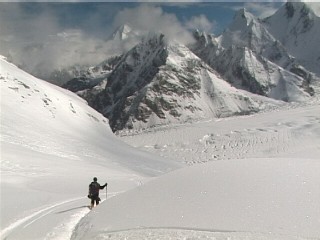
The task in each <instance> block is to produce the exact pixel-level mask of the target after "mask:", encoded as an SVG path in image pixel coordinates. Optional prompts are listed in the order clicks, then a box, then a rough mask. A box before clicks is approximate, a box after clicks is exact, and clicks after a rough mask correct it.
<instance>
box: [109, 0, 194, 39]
mask: <svg viewBox="0 0 320 240" xmlns="http://www.w3.org/2000/svg"><path fill="white" fill-rule="evenodd" d="M124 24H129V25H130V26H131V27H132V28H133V29H137V30H139V31H145V32H149V31H154V32H161V33H163V34H165V35H166V37H167V38H169V39H175V40H176V41H179V42H181V43H188V42H191V41H192V40H193V38H192V36H191V34H190V32H189V31H188V30H187V29H186V28H185V27H184V26H183V24H182V23H181V22H179V20H178V19H177V17H176V15H174V14H168V13H165V12H163V10H162V8H161V7H156V6H151V5H148V4H143V5H140V6H138V7H135V8H126V9H124V10H122V11H120V12H119V13H118V14H117V15H116V17H115V19H114V22H113V25H114V26H115V27H117V26H120V25H124Z"/></svg>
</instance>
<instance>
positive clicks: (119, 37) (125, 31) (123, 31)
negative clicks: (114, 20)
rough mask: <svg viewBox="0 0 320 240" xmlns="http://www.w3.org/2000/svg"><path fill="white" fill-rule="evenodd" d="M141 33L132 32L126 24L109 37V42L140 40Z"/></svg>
mask: <svg viewBox="0 0 320 240" xmlns="http://www.w3.org/2000/svg"><path fill="white" fill-rule="evenodd" d="M140 38H141V33H140V32H139V31H136V30H133V29H132V28H131V27H130V26H129V25H128V24H124V25H121V26H119V27H118V28H117V29H116V30H115V31H114V32H113V33H112V35H111V36H110V38H109V40H113V41H125V40H131V41H132V40H134V39H140Z"/></svg>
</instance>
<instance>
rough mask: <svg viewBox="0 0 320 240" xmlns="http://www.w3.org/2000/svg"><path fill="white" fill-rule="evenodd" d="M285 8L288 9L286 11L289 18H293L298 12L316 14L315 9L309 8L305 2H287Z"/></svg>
mask: <svg viewBox="0 0 320 240" xmlns="http://www.w3.org/2000/svg"><path fill="white" fill-rule="evenodd" d="M284 8H285V10H286V12H285V13H286V16H287V17H288V18H293V16H294V15H295V14H296V13H299V14H301V15H304V16H306V15H309V14H314V12H313V10H311V8H309V7H308V5H307V4H306V3H304V2H287V3H286V4H285V5H284Z"/></svg>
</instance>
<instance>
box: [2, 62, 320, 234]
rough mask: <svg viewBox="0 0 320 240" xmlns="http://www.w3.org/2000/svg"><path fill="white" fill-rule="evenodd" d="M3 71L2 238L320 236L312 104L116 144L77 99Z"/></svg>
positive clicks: (319, 152)
mask: <svg viewBox="0 0 320 240" xmlns="http://www.w3.org/2000/svg"><path fill="white" fill-rule="evenodd" d="M0 74H1V76H0V78H1V79H0V80H1V239H63V240H64V239H70V238H71V239H151V240H153V239H235V240H238V239H255V240H256V239H261V240H264V239H281V240H282V239H288V240H289V239H319V238H320V227H319V226H320V208H319V202H320V188H319V186H320V177H319V176H320V175H319V172H320V105H319V103H318V102H317V101H316V100H312V101H309V102H308V103H299V104H288V105H287V104H279V106H281V107H279V108H277V109H274V110H273V111H270V112H264V113H259V114H255V115H251V116H242V117H233V118H227V119H220V120H210V121H207V122H198V123H194V124H184V125H170V126H164V127H161V128H152V129H149V130H148V131H144V132H143V131H141V132H136V133H132V132H122V133H121V134H120V136H118V137H115V136H114V135H113V134H112V133H111V131H110V129H109V127H108V123H107V120H106V119H105V118H103V116H101V115H100V114H98V113H96V112H95V111H93V110H92V109H90V108H89V107H88V106H87V104H86V103H85V102H84V101H83V100H81V99H80V98H78V97H77V96H76V95H74V94H71V93H69V92H67V91H65V90H61V89H60V88H57V87H55V86H52V85H50V84H48V83H46V82H43V81H41V80H39V79H35V78H33V77H32V76H30V75H28V74H26V73H24V72H22V71H21V70H19V69H18V68H16V67H15V66H13V65H11V64H10V63H7V62H6V61H5V60H4V59H1V69H0ZM123 141H124V142H127V143H128V144H130V145H132V146H134V147H136V149H135V148H133V147H130V146H128V145H127V144H125V143H123ZM141 150H144V151H147V152H149V153H146V152H142V151H141ZM158 156H162V157H163V158H160V157H158ZM199 163H201V164H199ZM189 165H192V166H190V167H184V168H182V167H183V166H189ZM177 168H180V169H179V170H177V171H173V170H175V169H177ZM166 172H170V173H168V174H164V173H166ZM159 175H162V176H160V177H157V176H159ZM93 176H97V177H98V179H99V181H100V182H101V183H104V182H105V181H107V182H108V183H109V185H108V195H107V196H108V200H107V201H103V202H102V203H101V205H100V206H99V207H97V208H95V209H94V210H93V211H89V209H88V208H87V206H88V204H89V201H88V199H87V198H86V195H87V190H88V189H87V186H88V184H89V182H90V181H91V180H92V177H93ZM150 177H156V178H150ZM130 189H131V190H130ZM101 198H102V199H103V200H105V198H106V192H105V190H103V191H102V192H101ZM88 213H89V214H88Z"/></svg>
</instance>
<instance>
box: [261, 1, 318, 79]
mask: <svg viewBox="0 0 320 240" xmlns="http://www.w3.org/2000/svg"><path fill="white" fill-rule="evenodd" d="M263 24H264V26H265V27H266V28H267V29H268V31H269V32H270V33H271V34H272V35H273V36H274V37H275V38H276V39H277V40H278V41H280V42H281V43H282V45H283V46H284V47H285V48H286V50H287V51H288V53H289V54H290V55H291V56H293V57H295V59H296V60H297V62H298V63H299V64H301V65H302V66H304V67H305V68H306V69H308V70H309V71H312V72H314V73H316V74H317V75H318V76H320V69H319V66H320V49H319V42H320V17H318V16H317V15H316V14H315V13H314V12H313V10H312V9H311V8H309V7H308V5H307V4H305V3H303V2H287V3H286V4H284V6H283V7H282V8H280V9H279V10H278V11H277V12H276V13H275V14H274V15H272V16H271V17H269V18H266V19H264V21H263Z"/></svg>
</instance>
